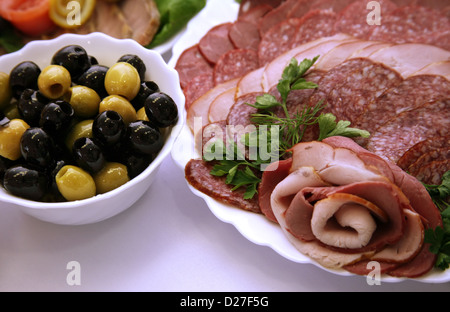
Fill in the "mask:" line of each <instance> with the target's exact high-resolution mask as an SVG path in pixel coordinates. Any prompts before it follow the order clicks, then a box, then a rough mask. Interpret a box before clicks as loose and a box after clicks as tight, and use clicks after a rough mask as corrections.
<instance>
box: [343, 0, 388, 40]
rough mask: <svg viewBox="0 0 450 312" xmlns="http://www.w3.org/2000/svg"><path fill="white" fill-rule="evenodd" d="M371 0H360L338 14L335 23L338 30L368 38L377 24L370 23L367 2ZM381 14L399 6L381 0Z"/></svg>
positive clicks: (357, 36) (386, 0)
mask: <svg viewBox="0 0 450 312" xmlns="http://www.w3.org/2000/svg"><path fill="white" fill-rule="evenodd" d="M369 2H371V1H370V0H358V1H356V2H353V3H352V4H350V5H349V6H348V7H346V8H345V9H344V10H343V11H342V12H341V13H340V14H339V16H338V19H337V22H336V24H335V26H334V27H335V30H336V32H342V33H346V34H349V35H351V36H354V37H356V38H360V39H367V38H368V37H369V35H370V33H371V31H372V29H373V28H374V27H377V25H369V24H368V23H367V16H368V14H369V13H370V10H368V9H367V4H368V3H369ZM377 2H378V3H379V4H380V8H381V16H384V15H385V14H389V13H390V12H392V11H393V10H395V9H396V8H397V6H396V5H395V4H394V3H392V2H391V1H389V0H379V1H377Z"/></svg>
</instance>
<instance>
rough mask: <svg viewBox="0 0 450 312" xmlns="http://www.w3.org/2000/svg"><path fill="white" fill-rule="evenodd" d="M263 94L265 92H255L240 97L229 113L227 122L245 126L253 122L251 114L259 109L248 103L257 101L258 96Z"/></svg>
mask: <svg viewBox="0 0 450 312" xmlns="http://www.w3.org/2000/svg"><path fill="white" fill-rule="evenodd" d="M262 94H263V93H261V92H254V93H248V94H245V95H243V96H241V97H239V98H238V99H237V100H236V102H235V103H234V105H233V106H232V107H231V109H230V112H229V113H228V117H227V124H228V125H234V126H244V127H245V126H247V125H250V124H252V122H251V114H254V113H256V112H257V109H256V108H254V107H251V106H250V105H247V104H246V103H249V104H254V103H255V102H256V97H258V96H260V95H262Z"/></svg>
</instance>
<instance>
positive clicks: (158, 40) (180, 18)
mask: <svg viewBox="0 0 450 312" xmlns="http://www.w3.org/2000/svg"><path fill="white" fill-rule="evenodd" d="M156 4H157V6H158V10H159V13H160V15H161V25H160V26H159V30H158V32H157V33H156V35H155V37H154V38H153V40H152V42H151V43H150V44H149V45H148V46H147V48H153V47H155V46H157V45H160V44H162V43H164V42H165V41H166V40H168V39H170V38H171V37H172V36H173V35H175V34H176V33H177V32H179V31H180V30H182V29H183V27H184V26H186V24H187V23H188V22H189V20H190V19H191V18H192V17H194V16H195V15H196V14H197V13H198V12H200V11H201V10H202V9H203V8H204V7H205V5H206V0H156Z"/></svg>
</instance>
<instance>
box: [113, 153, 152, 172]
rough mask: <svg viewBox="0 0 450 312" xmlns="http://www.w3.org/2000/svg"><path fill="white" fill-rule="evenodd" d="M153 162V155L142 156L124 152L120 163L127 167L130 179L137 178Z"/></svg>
mask: <svg viewBox="0 0 450 312" xmlns="http://www.w3.org/2000/svg"><path fill="white" fill-rule="evenodd" d="M152 161H153V155H143V154H138V153H131V152H126V153H124V154H122V158H121V163H123V164H124V165H125V166H127V170H128V176H129V177H130V179H133V178H135V177H136V176H138V175H139V174H140V173H142V171H144V170H145V169H146V168H147V167H148V166H149V165H150V163H151V162H152Z"/></svg>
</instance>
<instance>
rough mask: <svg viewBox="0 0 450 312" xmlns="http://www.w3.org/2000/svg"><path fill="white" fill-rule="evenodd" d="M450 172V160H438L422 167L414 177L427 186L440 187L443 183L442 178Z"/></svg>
mask: <svg viewBox="0 0 450 312" xmlns="http://www.w3.org/2000/svg"><path fill="white" fill-rule="evenodd" d="M448 170H450V160H449V159H443V160H436V161H432V162H431V163H429V164H428V165H425V166H423V167H420V169H419V170H418V171H417V173H416V174H415V175H414V176H415V177H416V178H417V179H418V180H419V181H421V182H423V183H425V184H431V185H439V184H441V183H442V176H443V175H444V173H446V172H447V171H448Z"/></svg>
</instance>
